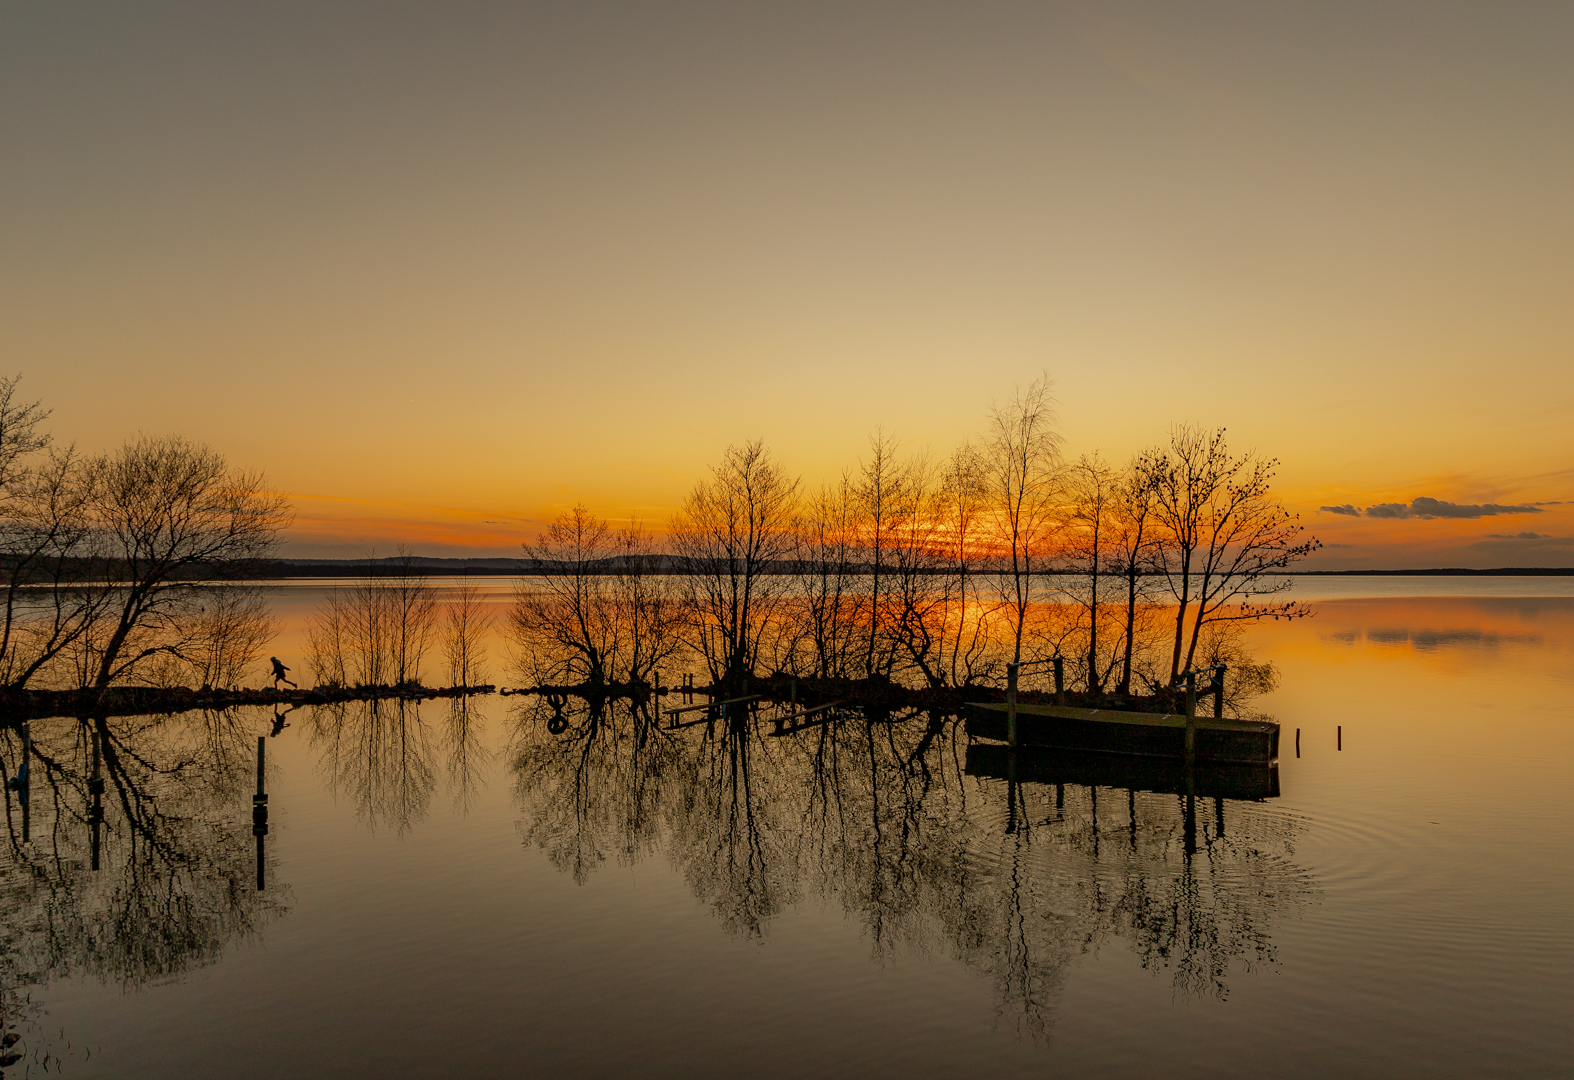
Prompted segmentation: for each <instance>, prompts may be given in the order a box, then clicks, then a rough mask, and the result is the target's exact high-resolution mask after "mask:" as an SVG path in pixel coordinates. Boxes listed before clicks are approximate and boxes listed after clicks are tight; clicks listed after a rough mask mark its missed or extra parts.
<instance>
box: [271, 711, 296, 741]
mask: <svg viewBox="0 0 1574 1080" xmlns="http://www.w3.org/2000/svg"><path fill="white" fill-rule="evenodd" d="M297 708H299V706H297V705H291V706H290V707H289V708H287V709H280V708H279V706H277V705H275V706H274V707H273V730H272V731H270V732H268V738H270V739H272V738H275V737H276V736H277V735H278V734H279V733H280V732H281V731H283V730H284V729H285V728H287V727H289V726H290V725H289V724H287V723H285V721H284V718H285V717H286V716H288V715H290V713H292V712H294V711H295V710H296V709H297Z"/></svg>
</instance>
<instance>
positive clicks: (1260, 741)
mask: <svg viewBox="0 0 1574 1080" xmlns="http://www.w3.org/2000/svg"><path fill="white" fill-rule="evenodd" d="M1008 708H1009V706H1007V705H1005V704H1003V703H1001V702H987V703H978V704H975V703H969V704H968V705H967V733H968V735H970V736H972V737H974V738H979V739H995V740H998V741H1000V742H1005V741H1006V740H1007V734H1006V726H1007V724H1006V711H1007V709H1008ZM1016 708H1017V745H1018V746H1019V747H1028V746H1038V747H1046V746H1047V747H1055V748H1057V749H1061V750H1082V751H1093V752H1097V753H1106V754H1132V755H1137V756H1141V757H1156V758H1173V759H1176V760H1180V761H1184V760H1185V758H1186V717H1185V716H1183V715H1181V714H1179V713H1143V712H1123V711H1121V710H1119V709H1078V708H1073V707H1071V706H1067V705H1018V706H1017V707H1016ZM1192 723H1193V724H1194V725H1195V731H1196V757H1195V760H1197V761H1199V762H1201V761H1208V762H1253V763H1263V764H1266V763H1268V762H1271V761H1274V760H1276V759H1277V758H1278V756H1279V725H1278V724H1274V723H1269V722H1267V721H1262V720H1230V719H1216V718H1214V717H1211V716H1208V717H1203V716H1199V717H1196V718H1195V719H1193V720H1192Z"/></svg>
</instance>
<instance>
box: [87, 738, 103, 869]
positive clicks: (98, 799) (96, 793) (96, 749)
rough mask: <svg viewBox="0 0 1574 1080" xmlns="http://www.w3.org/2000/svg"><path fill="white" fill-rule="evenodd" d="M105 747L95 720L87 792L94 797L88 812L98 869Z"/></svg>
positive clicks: (95, 861)
mask: <svg viewBox="0 0 1574 1080" xmlns="http://www.w3.org/2000/svg"><path fill="white" fill-rule="evenodd" d="M103 758H104V754H103V748H102V747H100V746H99V743H98V721H97V720H94V721H93V777H92V779H90V780H89V781H88V782H87V793H88V794H89V795H91V796H92V797H93V806H92V808H91V809H90V810H88V812H87V816H88V822H89V823H90V824H91V826H92V838H93V869H94V870H97V869H98V851H99V843H100V834H101V831H102V830H101V827H102V825H103V821H104V777H103Z"/></svg>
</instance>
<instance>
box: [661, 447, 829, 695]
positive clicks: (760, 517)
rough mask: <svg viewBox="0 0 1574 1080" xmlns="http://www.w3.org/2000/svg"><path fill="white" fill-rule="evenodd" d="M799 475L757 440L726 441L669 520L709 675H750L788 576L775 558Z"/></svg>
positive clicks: (787, 545)
mask: <svg viewBox="0 0 1574 1080" xmlns="http://www.w3.org/2000/svg"><path fill="white" fill-rule="evenodd" d="M797 512H798V481H797V480H795V479H792V478H789V477H788V476H787V473H786V472H785V471H784V470H783V469H782V467H781V466H780V465H778V464H776V462H774V461H772V460H771V457H770V454H769V452H767V451H766V449H765V447H764V445H763V444H762V443H760V442H759V441H755V442H751V443H747V444H745V445H744V446H741V447H739V446H731V447H728V448H727V452H726V453H725V454H724V455H722V460H721V464H719V465H717V466H715V467H714V468H713V469H712V470H711V478H710V479H709V480H702V481H701V482H700V483H698V484H696V485H695V487H694V490H693V491H692V492H690V493H689V497H688V498H687V499H685V500H684V502H683V505H682V507H681V508H680V509H679V510H678V513H677V515H676V516H675V517H674V518H673V521H672V543H673V547H674V548H675V549H676V551H677V552H678V554H679V555H681V556H683V557H684V558H686V559H687V560H688V561H689V565H688V570H689V572H688V574H686V575H685V576H684V577H683V578H682V579H681V581H682V587H683V589H684V600H685V606H686V608H687V620H686V625H687V630H688V637H689V644H690V645H691V646H692V647H693V648H694V650H695V651H696V652H697V653H698V654H699V655H700V656H701V657H703V658H704V660H705V663H706V665H707V667H709V669H710V673H711V677H712V678H713V679H716V680H718V681H727V682H737V681H740V680H742V679H744V678H746V677H748V676H749V675H750V674H752V673H753V671H754V668H755V665H756V663H757V662H758V660H759V653H760V642H761V640H762V638H763V637H764V635H765V631H766V628H767V624H768V622H769V620H770V619H771V617H772V616H773V615H774V614H775V613H776V609H777V606H778V601H779V600H780V599H781V597H782V594H783V592H784V591H785V587H786V585H787V584H788V582H789V581H790V579H789V578H788V577H786V576H785V575H783V574H781V573H780V570H781V569H782V568H781V567H780V566H779V565H777V564H778V562H779V560H782V559H784V558H786V557H788V556H790V555H791V554H792V552H793V545H794V530H795V527H796V517H797Z"/></svg>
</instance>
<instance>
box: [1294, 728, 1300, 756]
mask: <svg viewBox="0 0 1574 1080" xmlns="http://www.w3.org/2000/svg"><path fill="white" fill-rule="evenodd" d="M1295 756H1296V757H1300V756H1301V729H1300V728H1296V729H1295Z"/></svg>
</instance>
